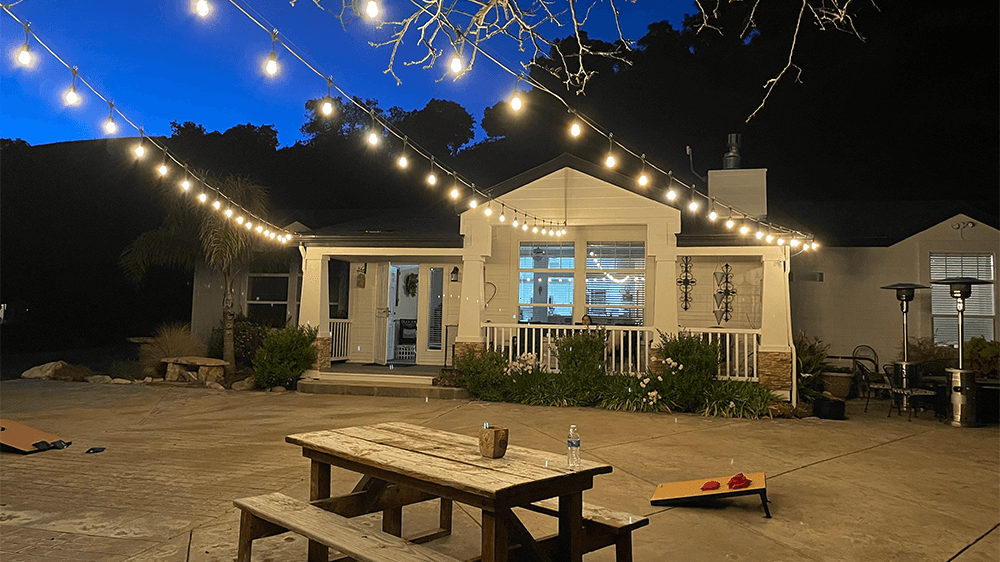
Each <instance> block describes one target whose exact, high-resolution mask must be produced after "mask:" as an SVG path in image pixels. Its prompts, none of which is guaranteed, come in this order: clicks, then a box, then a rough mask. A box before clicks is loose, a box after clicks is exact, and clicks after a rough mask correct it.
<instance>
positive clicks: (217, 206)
mask: <svg viewBox="0 0 1000 562" xmlns="http://www.w3.org/2000/svg"><path fill="white" fill-rule="evenodd" d="M212 206H213V207H215V210H216V211H218V210H219V209H221V208H222V203H221V202H219V201H216V202H215V203H212Z"/></svg>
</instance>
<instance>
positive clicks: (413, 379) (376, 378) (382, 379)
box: [310, 371, 434, 386]
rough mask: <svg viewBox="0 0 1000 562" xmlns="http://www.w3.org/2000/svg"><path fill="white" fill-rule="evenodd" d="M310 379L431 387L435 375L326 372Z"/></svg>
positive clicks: (321, 372)
mask: <svg viewBox="0 0 1000 562" xmlns="http://www.w3.org/2000/svg"><path fill="white" fill-rule="evenodd" d="M310 374H311V375H312V376H311V377H310V378H312V379H314V380H320V381H328V382H339V383H344V384H380V385H384V384H405V385H426V386H431V385H432V382H433V380H434V375H429V374H428V375H396V374H392V375H387V374H380V373H360V372H358V373H352V372H336V373H331V372H324V371H320V372H319V373H318V374H316V373H310Z"/></svg>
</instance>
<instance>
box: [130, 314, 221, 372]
mask: <svg viewBox="0 0 1000 562" xmlns="http://www.w3.org/2000/svg"><path fill="white" fill-rule="evenodd" d="M205 353H206V350H205V344H203V343H202V342H200V341H198V340H197V339H196V338H194V337H192V336H191V325H190V324H184V323H175V324H163V325H161V326H160V327H159V328H157V329H156V335H155V336H153V337H152V338H151V339H150V340H149V342H148V343H144V344H142V346H140V348H139V364H140V365H141V366H142V374H143V376H147V377H155V376H160V377H162V376H163V375H164V373H166V369H167V367H166V365H165V364H164V363H163V362H162V361H161V359H163V358H164V357H184V356H186V355H194V356H204V355H205Z"/></svg>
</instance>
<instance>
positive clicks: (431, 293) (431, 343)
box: [427, 267, 444, 349]
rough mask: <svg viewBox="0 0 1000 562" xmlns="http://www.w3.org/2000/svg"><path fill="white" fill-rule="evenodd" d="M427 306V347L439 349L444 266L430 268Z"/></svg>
mask: <svg viewBox="0 0 1000 562" xmlns="http://www.w3.org/2000/svg"><path fill="white" fill-rule="evenodd" d="M430 278H431V279H430V283H428V284H427V285H428V295H427V307H428V311H427V312H428V316H427V318H428V321H427V349H441V326H442V321H441V312H442V307H443V303H444V268H441V267H432V268H430Z"/></svg>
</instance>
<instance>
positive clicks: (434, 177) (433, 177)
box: [427, 156, 438, 185]
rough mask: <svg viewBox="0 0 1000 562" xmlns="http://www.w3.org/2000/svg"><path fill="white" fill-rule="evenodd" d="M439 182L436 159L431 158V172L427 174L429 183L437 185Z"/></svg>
mask: <svg viewBox="0 0 1000 562" xmlns="http://www.w3.org/2000/svg"><path fill="white" fill-rule="evenodd" d="M437 181H438V179H437V175H436V174H435V173H434V157H433V156H431V172H430V173H429V174H427V183H428V184H429V185H435V184H436V183H437Z"/></svg>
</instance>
